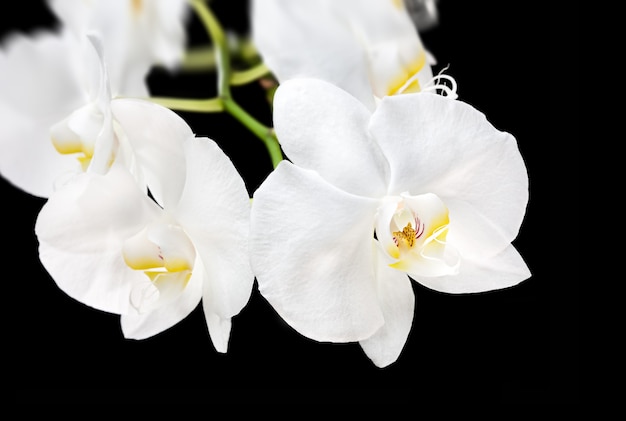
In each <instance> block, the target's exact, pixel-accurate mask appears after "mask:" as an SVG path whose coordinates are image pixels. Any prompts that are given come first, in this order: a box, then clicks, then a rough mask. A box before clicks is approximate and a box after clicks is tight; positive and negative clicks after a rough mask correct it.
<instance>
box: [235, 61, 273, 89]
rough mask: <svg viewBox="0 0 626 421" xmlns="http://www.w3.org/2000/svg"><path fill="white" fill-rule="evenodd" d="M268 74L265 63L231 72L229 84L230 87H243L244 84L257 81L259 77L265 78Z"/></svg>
mask: <svg viewBox="0 0 626 421" xmlns="http://www.w3.org/2000/svg"><path fill="white" fill-rule="evenodd" d="M268 73H269V69H268V68H267V66H266V65H265V63H259V64H257V65H256V66H254V67H251V68H250V69H247V70H242V71H239V72H233V73H232V74H231V75H230V84H231V85H245V84H246V83H250V82H252V81H253V80H257V79H259V78H260V77H263V76H265V75H266V74H268Z"/></svg>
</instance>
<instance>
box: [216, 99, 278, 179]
mask: <svg viewBox="0 0 626 421" xmlns="http://www.w3.org/2000/svg"><path fill="white" fill-rule="evenodd" d="M222 102H223V104H224V109H225V110H226V112H228V113H229V114H230V115H232V116H233V117H235V118H236V119H237V120H239V122H241V123H242V124H243V125H244V126H246V127H247V128H248V130H250V131H251V132H252V133H254V134H255V135H256V137H258V138H259V139H261V141H262V142H263V144H264V145H265V148H266V149H267V152H268V153H269V155H270V159H271V160H272V166H273V167H274V168H276V167H277V166H278V163H279V162H280V161H282V160H283V152H282V151H281V149H280V145H279V143H278V139H277V138H276V135H275V134H274V130H273V129H271V128H270V127H267V126H266V125H264V124H261V123H259V121H258V120H257V119H255V118H254V117H252V116H251V115H250V114H249V113H248V112H247V111H246V110H244V109H243V108H241V106H240V105H239V104H237V103H236V102H235V101H233V100H232V99H230V98H224V99H223V100H222Z"/></svg>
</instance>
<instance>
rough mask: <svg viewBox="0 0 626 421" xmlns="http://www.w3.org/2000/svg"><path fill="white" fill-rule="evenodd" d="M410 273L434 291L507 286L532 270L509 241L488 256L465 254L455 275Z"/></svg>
mask: <svg viewBox="0 0 626 421" xmlns="http://www.w3.org/2000/svg"><path fill="white" fill-rule="evenodd" d="M409 276H411V277H412V278H413V279H415V280H416V281H417V282H419V283H420V284H422V285H424V286H426V287H428V288H431V289H434V290H436V291H440V292H446V293H453V294H458V293H475V292H484V291H491V290H497V289H503V288H508V287H511V286H514V285H517V284H518V283H520V282H522V281H524V280H526V279H528V278H529V277H530V276H531V273H530V270H529V269H528V266H527V265H526V263H525V262H524V260H523V259H522V257H521V256H520V254H519V253H518V252H517V250H515V247H513V246H512V245H509V246H508V247H506V248H505V249H504V250H502V251H501V252H500V253H498V254H497V255H495V256H492V257H490V258H488V259H486V258H483V259H480V260H471V259H466V258H464V259H463V260H462V262H461V266H460V272H459V274H457V275H452V276H439V277H435V278H428V277H423V276H418V275H412V274H411V273H409Z"/></svg>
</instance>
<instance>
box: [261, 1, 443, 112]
mask: <svg viewBox="0 0 626 421" xmlns="http://www.w3.org/2000/svg"><path fill="white" fill-rule="evenodd" d="M251 6H252V13H251V16H252V17H251V24H252V36H253V41H254V44H255V46H256V47H257V49H258V50H259V53H260V55H261V57H262V58H263V61H264V63H265V64H266V65H267V66H268V68H269V69H270V70H271V71H272V72H273V73H274V75H275V76H276V78H277V79H278V81H279V82H281V83H282V82H284V81H286V80H288V79H291V78H294V77H313V78H319V79H323V80H326V81H328V82H330V83H333V84H335V85H337V86H339V87H341V88H342V89H344V90H346V91H347V92H349V93H350V94H352V95H353V96H355V97H356V98H358V99H359V100H361V101H362V102H363V103H364V104H365V105H366V106H367V107H369V108H373V107H374V106H375V103H376V100H377V99H380V98H383V97H385V96H388V95H395V94H400V93H407V92H418V91H421V90H424V89H425V88H427V89H433V88H434V84H435V83H436V79H434V78H433V74H432V70H431V64H433V63H434V59H433V58H432V56H431V55H430V53H429V52H428V51H427V50H426V49H425V48H424V45H423V43H422V41H421V38H420V36H419V33H418V32H417V30H416V28H415V25H414V24H413V22H412V21H411V17H410V15H409V13H408V12H407V10H406V9H405V6H404V2H403V1H402V0H399V1H398V0H365V1H363V0H345V1H332V0H319V1H308V0H253V1H252V4H251Z"/></svg>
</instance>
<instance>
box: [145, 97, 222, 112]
mask: <svg viewBox="0 0 626 421" xmlns="http://www.w3.org/2000/svg"><path fill="white" fill-rule="evenodd" d="M149 99H150V101H152V102H155V103H157V104H160V105H162V106H164V107H167V108H169V109H171V110H178V111H192V112H204V113H218V112H222V111H224V104H223V103H222V99H221V98H210V99H187V98H165V97H150V98H149Z"/></svg>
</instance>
